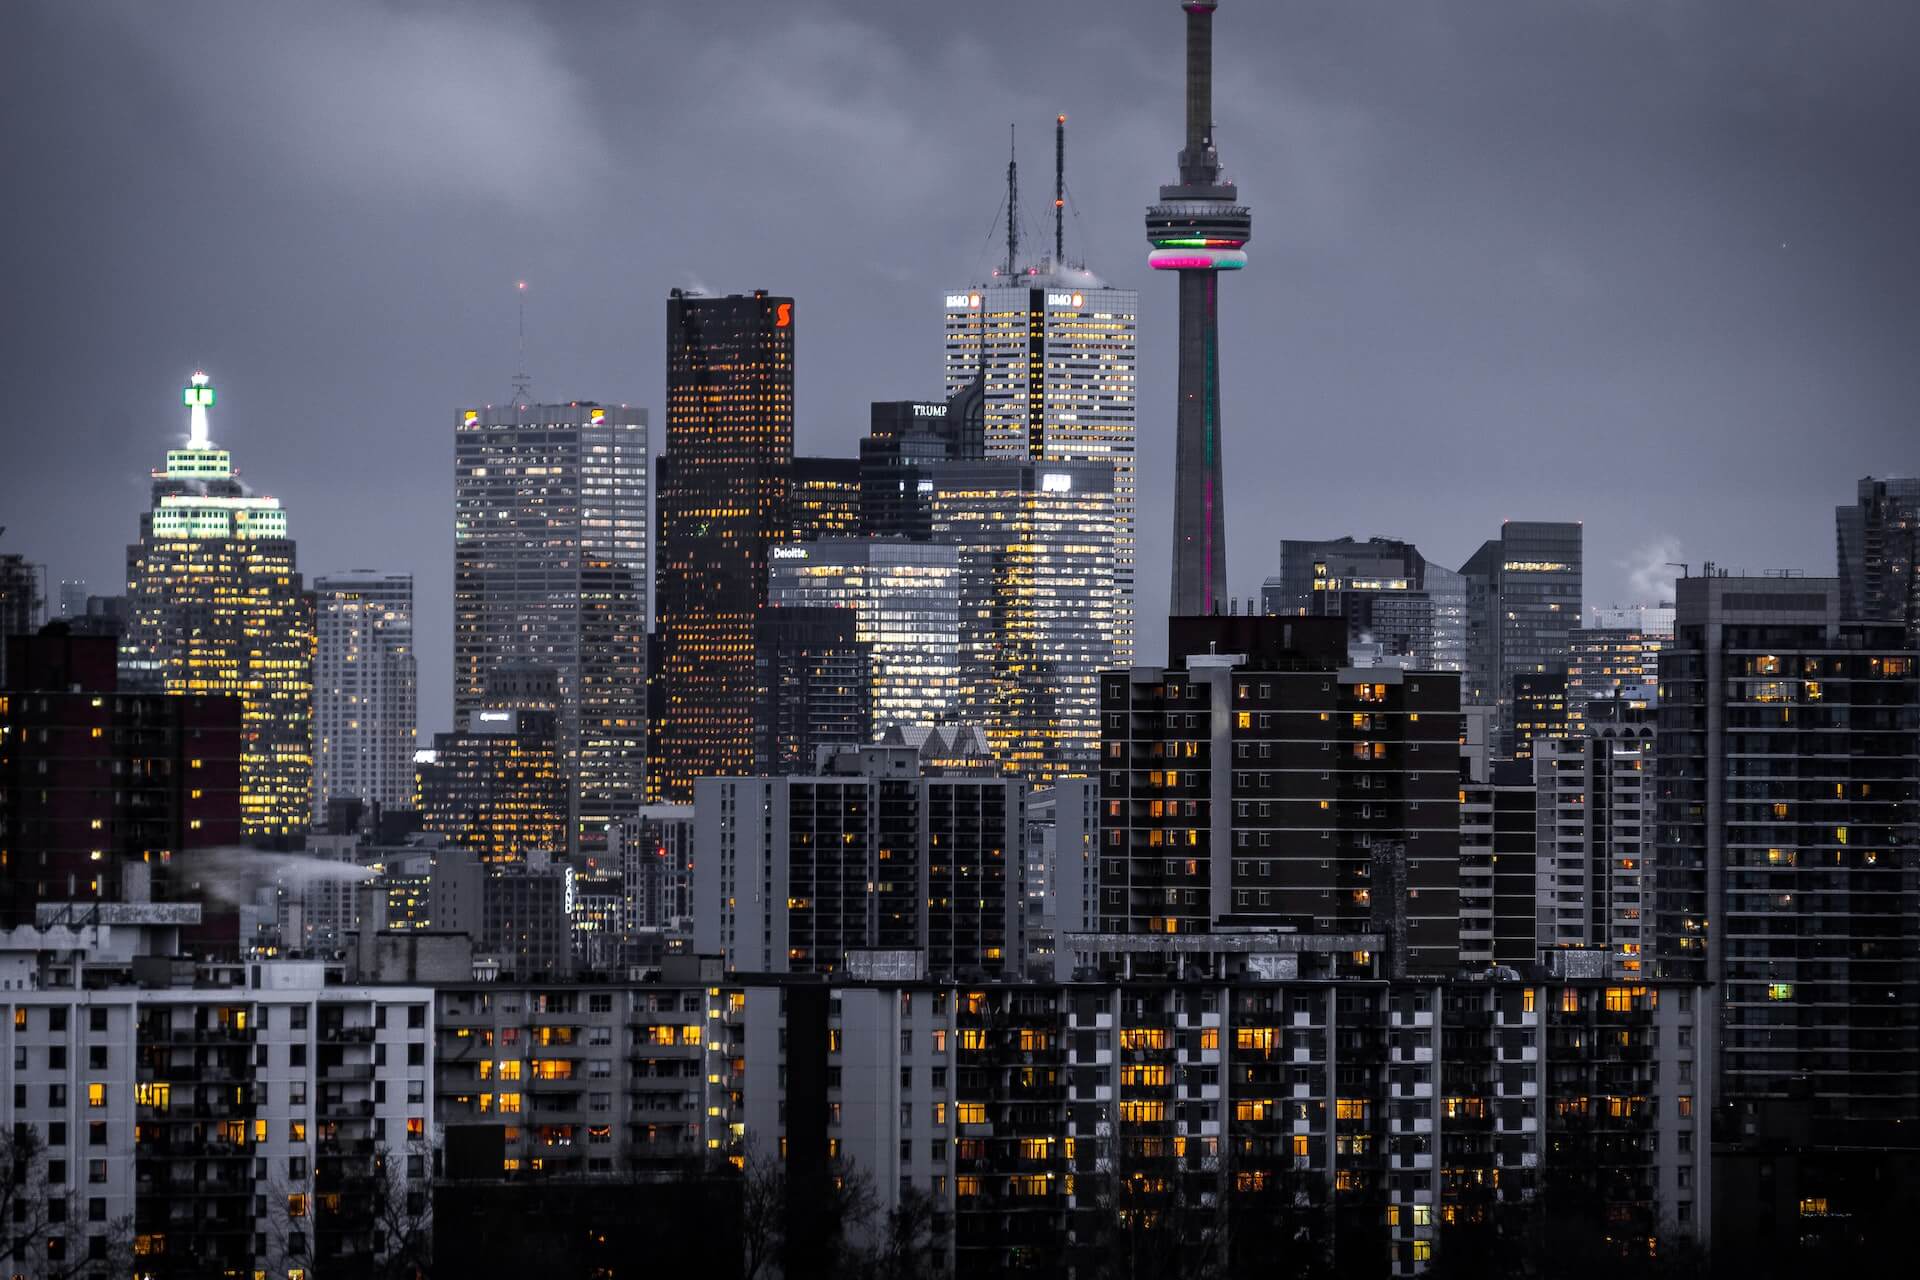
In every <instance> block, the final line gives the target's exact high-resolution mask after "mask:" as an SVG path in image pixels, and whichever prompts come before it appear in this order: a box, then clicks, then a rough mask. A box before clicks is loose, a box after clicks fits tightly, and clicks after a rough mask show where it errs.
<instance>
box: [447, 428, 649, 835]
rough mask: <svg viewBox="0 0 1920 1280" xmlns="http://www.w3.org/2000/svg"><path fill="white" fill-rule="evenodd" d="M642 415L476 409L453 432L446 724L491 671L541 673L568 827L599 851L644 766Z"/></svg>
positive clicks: (481, 695)
mask: <svg viewBox="0 0 1920 1280" xmlns="http://www.w3.org/2000/svg"><path fill="white" fill-rule="evenodd" d="M647 550H648V548H647V416H646V413H645V412H644V411H643V410H640V409H630V408H627V407H625V406H618V407H616V406H609V405H599V404H594V403H592V402H590V401H576V402H573V403H570V404H526V403H521V404H510V405H490V406H487V407H485V408H481V409H465V410H462V411H460V413H459V415H458V417H457V419H456V422H455V430H454V561H453V564H454V567H453V574H454V588H453V591H454V603H453V607H454V639H453V644H454V654H453V668H454V675H453V680H454V689H453V707H454V720H455V723H457V724H460V725H462V726H464V725H466V724H468V723H469V721H470V719H471V718H472V716H473V714H474V713H475V712H477V711H480V710H482V709H483V707H484V706H485V704H486V702H487V696H488V683H489V679H490V678H491V677H493V676H495V675H497V674H498V673H499V672H500V670H501V669H502V668H503V667H516V668H517V667H524V666H527V665H534V666H540V667H547V668H551V669H552V671H553V673H554V675H555V677H556V679H557V682H558V688H557V696H556V699H555V703H556V710H557V712H558V724H559V741H560V748H561V751H562V754H563V758H564V761H565V766H564V767H565V768H566V770H567V771H568V772H569V773H570V774H571V775H572V777H573V779H574V784H573V797H572V800H571V807H572V810H573V812H572V829H573V838H574V839H575V840H576V841H577V840H581V839H582V838H584V839H585V840H586V842H587V843H588V844H589V846H592V847H598V846H599V844H600V843H601V842H603V841H604V839H605V832H606V827H607V824H608V822H609V821H611V820H614V819H616V818H619V817H621V816H624V815H626V814H629V813H631V812H633V811H634V810H635V809H637V808H638V807H639V805H640V798H641V793H642V789H643V786H644V780H645V776H646V724H645V721H646V671H647V667H646V643H647Z"/></svg>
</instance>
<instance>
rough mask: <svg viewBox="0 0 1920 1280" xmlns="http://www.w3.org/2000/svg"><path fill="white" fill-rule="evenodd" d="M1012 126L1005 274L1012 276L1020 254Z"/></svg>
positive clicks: (1017, 167) (1016, 161) (1017, 164)
mask: <svg viewBox="0 0 1920 1280" xmlns="http://www.w3.org/2000/svg"><path fill="white" fill-rule="evenodd" d="M1013 131H1014V126H1013V125H1008V126H1007V275H1008V277H1012V275H1013V273H1014V269H1015V261H1016V259H1018V258H1019V256H1020V162H1019V159H1018V152H1017V149H1016V147H1015V145H1014V132H1013Z"/></svg>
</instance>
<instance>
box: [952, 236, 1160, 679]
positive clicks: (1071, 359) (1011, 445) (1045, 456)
mask: <svg viewBox="0 0 1920 1280" xmlns="http://www.w3.org/2000/svg"><path fill="white" fill-rule="evenodd" d="M1139 309H1140V295H1139V293H1138V292H1137V291H1135V290H1133V289H1114V288H1110V287H1108V285H1107V283H1106V282H1105V281H1104V280H1102V279H1101V278H1100V277H1098V276H1096V275H1094V274H1093V273H1092V272H1091V271H1087V270H1085V269H1083V268H1078V267H1071V266H1067V265H1064V264H1061V263H1057V262H1053V261H1049V260H1043V261H1041V262H1040V263H1038V264H1037V265H1034V266H1031V267H1028V268H1026V269H1025V271H1024V273H1019V274H1013V275H1009V274H1008V273H1006V272H1005V271H1004V270H996V271H995V272H994V275H993V277H992V278H991V279H990V280H989V281H988V282H987V283H986V284H984V285H980V286H977V287H975V288H971V289H967V290H964V291H958V290H957V291H954V292H951V293H948V294H947V295H946V298H945V316H946V386H947V394H948V395H950V396H952V395H958V394H960V393H961V392H963V391H965V390H966V389H967V387H968V385H969V384H971V383H972V382H973V381H974V379H975V378H976V377H978V376H979V375H981V374H982V373H984V374H985V378H986V386H985V392H986V405H985V435H986V455H987V457H988V458H1006V459H1011V460H1015V461H1022V462H1026V461H1032V462H1079V461H1087V462H1101V463H1106V464H1108V465H1110V466H1112V468H1113V506H1114V535H1113V549H1114V555H1113V564H1114V571H1113V572H1114V583H1113V587H1114V609H1113V628H1112V630H1113V650H1114V651H1113V662H1114V664H1115V665H1116V666H1122V667H1124V666H1129V665H1131V664H1132V662H1133V634H1134V605H1133V597H1134V561H1135V558H1136V554H1135V553H1136V548H1135V516H1134V490H1135V483H1136V467H1135V462H1134V451H1135V450H1134V440H1135V434H1136V423H1137V416H1138V411H1137V408H1136V404H1135V390H1136V388H1135V381H1134V365H1135V359H1136V349H1137V345H1138V344H1137V334H1136V321H1135V317H1136V315H1137V314H1138V312H1139Z"/></svg>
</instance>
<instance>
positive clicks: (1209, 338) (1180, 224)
mask: <svg viewBox="0 0 1920 1280" xmlns="http://www.w3.org/2000/svg"><path fill="white" fill-rule="evenodd" d="M1180 7H1181V8H1182V9H1184V10H1185V11H1186V14H1187V145H1186V147H1185V148H1184V149H1183V150H1182V151H1181V152H1180V181H1179V182H1178V183H1176V184H1174V185H1173V186H1170V187H1162V188H1160V202H1159V203H1158V204H1156V205H1154V206H1152V207H1151V208H1149V209H1148V210H1147V239H1149V240H1151V241H1152V242H1153V253H1152V254H1151V255H1149V256H1148V258H1147V264H1148V265H1149V266H1151V267H1152V268H1153V269H1154V270H1156V271H1177V272H1179V273H1180V415H1179V419H1178V424H1177V429H1176V432H1175V444H1174V450H1175V453H1174V480H1173V485H1174V488H1173V594H1172V595H1171V597H1170V598H1169V602H1168V604H1169V607H1168V612H1169V613H1171V614H1172V615H1173V616H1174V617H1184V616H1191V615H1194V614H1207V613H1214V612H1216V611H1218V610H1220V609H1221V608H1223V607H1224V606H1225V604H1226V595H1227V538H1226V504H1225V501H1224V494H1223V493H1222V491H1221V485H1220V475H1221V471H1220V310H1219V305H1218V303H1219V278H1220V276H1219V273H1220V272H1222V271H1238V270H1239V269H1240V268H1241V267H1244V266H1246V265H1247V255H1246V253H1245V252H1244V247H1245V245H1246V243H1247V240H1248V239H1249V238H1250V237H1251V236H1252V234H1253V215H1252V211H1251V210H1249V209H1248V208H1247V207H1246V206H1245V205H1243V204H1241V203H1240V202H1239V192H1238V191H1237V190H1235V188H1234V185H1233V184H1232V183H1231V182H1228V181H1226V180H1225V179H1223V178H1222V177H1221V176H1220V154H1219V152H1217V151H1216V150H1214V146H1213V11H1214V10H1215V9H1217V8H1219V4H1218V0H1184V2H1183V3H1182V4H1181V6H1180Z"/></svg>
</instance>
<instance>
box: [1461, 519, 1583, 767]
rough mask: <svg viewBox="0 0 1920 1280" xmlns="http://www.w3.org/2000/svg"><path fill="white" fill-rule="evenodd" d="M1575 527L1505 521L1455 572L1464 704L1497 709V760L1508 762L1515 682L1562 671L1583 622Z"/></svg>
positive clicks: (1580, 532)
mask: <svg viewBox="0 0 1920 1280" xmlns="http://www.w3.org/2000/svg"><path fill="white" fill-rule="evenodd" d="M1583 532H1584V531H1583V530H1582V528H1581V526H1580V525H1579V524H1578V523H1567V522H1558V521H1539V520H1508V521H1505V522H1504V523H1502V524H1501V526H1500V536H1499V537H1498V538H1491V539H1489V540H1488V541H1486V542H1485V543H1483V544H1481V547H1480V549H1479V550H1478V551H1476V552H1474V554H1473V557H1472V559H1470V560H1468V561H1467V563H1466V564H1464V565H1462V566H1461V567H1460V572H1461V574H1462V575H1464V576H1465V578H1466V580H1467V679H1466V682H1465V684H1464V686H1463V689H1462V697H1463V705H1467V706H1487V707H1497V708H1498V709H1499V713H1500V714H1499V753H1500V754H1502V755H1504V756H1508V757H1511V756H1512V755H1513V750H1514V747H1513V722H1514V719H1513V677H1514V676H1515V675H1516V674H1528V673H1536V674H1537V673H1541V672H1554V671H1557V672H1564V671H1565V670H1566V669H1567V659H1568V642H1569V636H1570V634H1571V633H1572V632H1573V631H1574V630H1575V629H1576V628H1578V627H1579V625H1580V617H1581V613H1580V610H1581V584H1582V550H1581V546H1582V536H1583Z"/></svg>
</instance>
